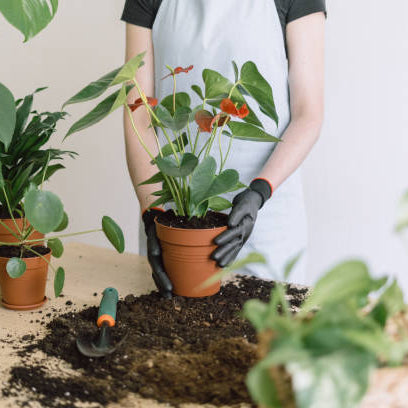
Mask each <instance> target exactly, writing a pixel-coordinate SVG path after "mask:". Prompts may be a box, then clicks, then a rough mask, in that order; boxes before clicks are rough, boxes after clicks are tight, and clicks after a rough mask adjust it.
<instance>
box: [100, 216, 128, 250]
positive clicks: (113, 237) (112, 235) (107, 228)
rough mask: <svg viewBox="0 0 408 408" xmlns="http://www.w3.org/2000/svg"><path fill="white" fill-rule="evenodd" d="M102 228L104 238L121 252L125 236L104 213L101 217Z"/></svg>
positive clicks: (123, 247) (123, 248)
mask: <svg viewBox="0 0 408 408" xmlns="http://www.w3.org/2000/svg"><path fill="white" fill-rule="evenodd" d="M102 229H103V232H104V233H105V235H106V238H108V240H109V241H110V243H111V244H112V245H113V246H114V247H115V249H116V250H117V251H118V252H119V253H120V254H121V253H122V252H123V251H124V250H125V238H124V236H123V232H122V230H121V228H120V227H119V225H118V224H116V222H115V221H113V220H112V218H110V217H108V216H107V215H105V216H103V217H102Z"/></svg>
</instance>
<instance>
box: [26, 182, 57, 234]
mask: <svg viewBox="0 0 408 408" xmlns="http://www.w3.org/2000/svg"><path fill="white" fill-rule="evenodd" d="M24 211H25V214H26V217H27V219H28V221H29V222H30V224H31V225H32V226H33V227H34V228H35V229H36V230H37V231H39V232H41V233H43V234H48V233H49V232H51V231H54V230H55V229H56V228H57V227H58V226H59V225H60V224H61V221H62V219H63V216H64V206H63V205H62V202H61V200H60V199H59V198H58V196H56V195H55V194H54V193H52V192H51V191H41V190H31V191H29V192H28V193H27V194H26V196H25V197H24Z"/></svg>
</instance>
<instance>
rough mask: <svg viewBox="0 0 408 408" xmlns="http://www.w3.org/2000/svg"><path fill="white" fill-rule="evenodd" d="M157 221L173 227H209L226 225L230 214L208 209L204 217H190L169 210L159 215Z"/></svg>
mask: <svg viewBox="0 0 408 408" xmlns="http://www.w3.org/2000/svg"><path fill="white" fill-rule="evenodd" d="M157 221H159V222H160V223H161V224H163V225H166V226H168V227H173V228H185V229H208V228H218V227H224V226H226V225H227V223H228V215H227V214H223V213H218V212H214V211H208V213H207V215H206V216H205V217H204V218H198V217H192V218H190V219H189V218H188V217H187V216H185V217H182V216H179V215H176V214H175V213H174V211H173V210H167V211H166V212H164V213H163V214H160V215H159V216H158V217H157Z"/></svg>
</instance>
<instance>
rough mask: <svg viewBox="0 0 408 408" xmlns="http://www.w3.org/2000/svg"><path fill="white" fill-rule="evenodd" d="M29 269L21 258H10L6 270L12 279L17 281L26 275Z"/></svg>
mask: <svg viewBox="0 0 408 408" xmlns="http://www.w3.org/2000/svg"><path fill="white" fill-rule="evenodd" d="M26 269H27V265H26V263H25V262H24V261H23V260H22V259H20V258H10V259H9V260H8V262H7V265H6V270H7V273H8V275H9V276H10V278H13V279H16V278H19V277H20V276H22V275H23V274H24V272H25V271H26Z"/></svg>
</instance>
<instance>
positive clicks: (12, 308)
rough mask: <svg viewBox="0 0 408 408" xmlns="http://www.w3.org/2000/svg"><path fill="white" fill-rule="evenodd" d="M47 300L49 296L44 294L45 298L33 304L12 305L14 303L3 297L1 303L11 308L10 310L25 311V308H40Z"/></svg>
mask: <svg viewBox="0 0 408 408" xmlns="http://www.w3.org/2000/svg"><path fill="white" fill-rule="evenodd" d="M47 300H48V298H47V296H44V299H43V300H42V301H41V302H39V303H34V304H32V305H24V306H21V305H12V304H10V303H7V302H5V301H4V300H3V299H2V300H1V304H2V306H3V307H5V308H6V309H9V310H21V311H24V310H33V309H38V308H39V307H41V306H42V305H43V304H44V303H46V302H47Z"/></svg>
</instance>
